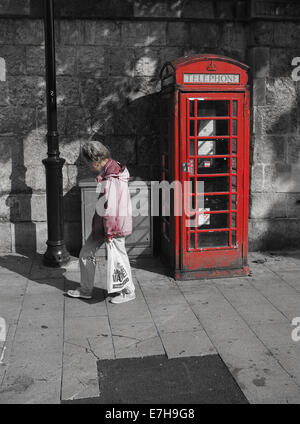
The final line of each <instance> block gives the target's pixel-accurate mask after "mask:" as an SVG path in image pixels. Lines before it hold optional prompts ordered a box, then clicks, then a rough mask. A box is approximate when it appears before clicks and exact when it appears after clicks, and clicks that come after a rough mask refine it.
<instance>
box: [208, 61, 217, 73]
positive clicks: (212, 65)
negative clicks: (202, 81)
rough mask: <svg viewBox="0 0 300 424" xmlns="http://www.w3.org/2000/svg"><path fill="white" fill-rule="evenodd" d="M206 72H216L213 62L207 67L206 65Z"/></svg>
mask: <svg viewBox="0 0 300 424" xmlns="http://www.w3.org/2000/svg"><path fill="white" fill-rule="evenodd" d="M206 69H207V70H208V71H210V72H216V70H217V67H216V65H215V64H214V63H213V61H212V60H211V61H210V64H209V65H207V68H206Z"/></svg>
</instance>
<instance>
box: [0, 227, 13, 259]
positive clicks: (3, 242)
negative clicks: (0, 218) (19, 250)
mask: <svg viewBox="0 0 300 424" xmlns="http://www.w3.org/2000/svg"><path fill="white" fill-rule="evenodd" d="M0 234H1V237H0V252H2V253H7V252H11V224H10V222H0Z"/></svg>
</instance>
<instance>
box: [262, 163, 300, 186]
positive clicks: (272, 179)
mask: <svg viewBox="0 0 300 424" xmlns="http://www.w3.org/2000/svg"><path fill="white" fill-rule="evenodd" d="M299 179H300V165H298V164H285V163H283V164H279V163H275V164H274V165H265V167H264V186H263V188H264V190H266V191H273V192H279V193H289V192H290V193H298V192H299Z"/></svg>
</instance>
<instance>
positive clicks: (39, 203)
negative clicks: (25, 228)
mask: <svg viewBox="0 0 300 424" xmlns="http://www.w3.org/2000/svg"><path fill="white" fill-rule="evenodd" d="M6 204H7V207H8V208H9V211H10V219H11V221H12V222H21V221H46V220H47V215H46V195H45V194H40V195H39V194H38V195H37V194H21V193H18V194H11V195H9V197H8V198H7V200H6Z"/></svg>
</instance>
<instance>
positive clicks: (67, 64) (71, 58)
mask: <svg viewBox="0 0 300 424" xmlns="http://www.w3.org/2000/svg"><path fill="white" fill-rule="evenodd" d="M80 49H81V47H80V48H75V47H71V46H63V45H57V47H56V49H55V62H56V74H57V75H72V76H73V75H74V74H75V70H76V55H81V53H82V51H81V50H80ZM94 60H95V59H94ZM95 61H96V60H95ZM78 66H79V65H78V60H77V68H78Z"/></svg>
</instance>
